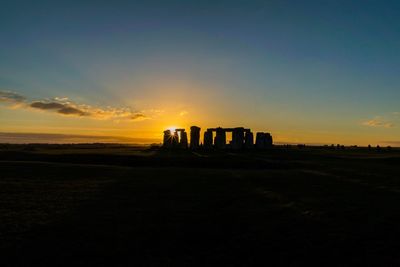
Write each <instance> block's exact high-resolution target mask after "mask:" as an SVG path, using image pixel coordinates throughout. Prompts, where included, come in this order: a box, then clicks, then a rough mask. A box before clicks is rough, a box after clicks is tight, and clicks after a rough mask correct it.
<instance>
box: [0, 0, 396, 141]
mask: <svg viewBox="0 0 400 267" xmlns="http://www.w3.org/2000/svg"><path fill="white" fill-rule="evenodd" d="M399 14H400V2H399V1H378V0H376V1H369V0H364V1H349V0H346V1H340V0H335V1H329V0H319V1H285V0H280V1H267V0H265V1H234V0H230V1H217V0H215V1H205V0H203V1H174V0H171V1H118V0H115V1H101V0H98V1H71V0H70V1H40V0H38V1H18V0H14V1H7V0H6V1H2V7H1V9H0V33H1V34H0V132H1V133H2V134H1V135H0V142H1V140H3V141H4V140H6V141H7V142H8V141H9V140H16V139H18V140H19V142H21V140H22V141H24V140H27V141H26V142H29V141H30V140H32V139H31V138H33V137H34V140H40V139H41V136H42V139H43V140H44V141H45V140H49V139H48V138H49V136H54V135H57V134H62V135H63V136H72V137H77V136H84V138H83V139H84V140H85V141H87V140H97V139H96V138H100V137H102V138H103V137H107V138H111V137H113V138H114V137H119V138H121V139H120V140H125V141H126V140H128V139H129V140H135V138H136V139H137V140H139V139H140V140H141V141H143V140H145V139H147V140H148V142H149V143H150V142H158V141H160V142H161V139H162V132H163V130H164V129H166V128H170V127H184V128H187V129H188V130H189V127H190V126H191V125H197V126H199V127H201V128H202V130H204V129H206V128H208V127H217V126H221V127H236V126H243V127H246V128H251V129H252V130H253V131H254V132H257V131H264V132H271V134H272V135H273V137H274V140H275V141H276V142H279V143H314V144H331V143H335V144H337V143H340V144H348V145H368V144H372V145H376V144H380V145H392V146H395V145H398V146H399V145H400V88H399V84H400V75H398V70H399V69H400V66H399V65H400V50H399V49H398V48H399V47H400V16H399ZM29 134H31V137H29ZM1 136H3V138H2V137H1ZM89 137H92V139H90V138H89ZM13 138H16V139H13ZM24 138H25V139H24ZM57 140H62V138H61V139H57ZM113 140H114V139H113Z"/></svg>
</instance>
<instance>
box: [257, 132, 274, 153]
mask: <svg viewBox="0 0 400 267" xmlns="http://www.w3.org/2000/svg"><path fill="white" fill-rule="evenodd" d="M272 143H273V141H272V136H271V134H270V133H263V132H259V133H257V135H256V148H257V149H266V148H270V147H272Z"/></svg>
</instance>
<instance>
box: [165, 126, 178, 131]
mask: <svg viewBox="0 0 400 267" xmlns="http://www.w3.org/2000/svg"><path fill="white" fill-rule="evenodd" d="M175 129H178V127H176V126H168V127H167V130H170V131H171V132H174V131H175Z"/></svg>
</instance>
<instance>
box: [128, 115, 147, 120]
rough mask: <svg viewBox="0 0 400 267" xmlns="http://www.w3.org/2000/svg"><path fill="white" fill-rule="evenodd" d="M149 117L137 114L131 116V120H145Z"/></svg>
mask: <svg viewBox="0 0 400 267" xmlns="http://www.w3.org/2000/svg"><path fill="white" fill-rule="evenodd" d="M146 118H147V116H146V115H144V114H142V113H136V114H133V115H132V116H131V120H144V119H146Z"/></svg>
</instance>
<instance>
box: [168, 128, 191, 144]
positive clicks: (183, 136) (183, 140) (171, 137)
mask: <svg viewBox="0 0 400 267" xmlns="http://www.w3.org/2000/svg"><path fill="white" fill-rule="evenodd" d="M178 132H180V138H179V134H178ZM163 147H165V148H187V147H188V139H187V133H186V131H185V129H175V131H174V133H171V130H165V131H164V139H163Z"/></svg>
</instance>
